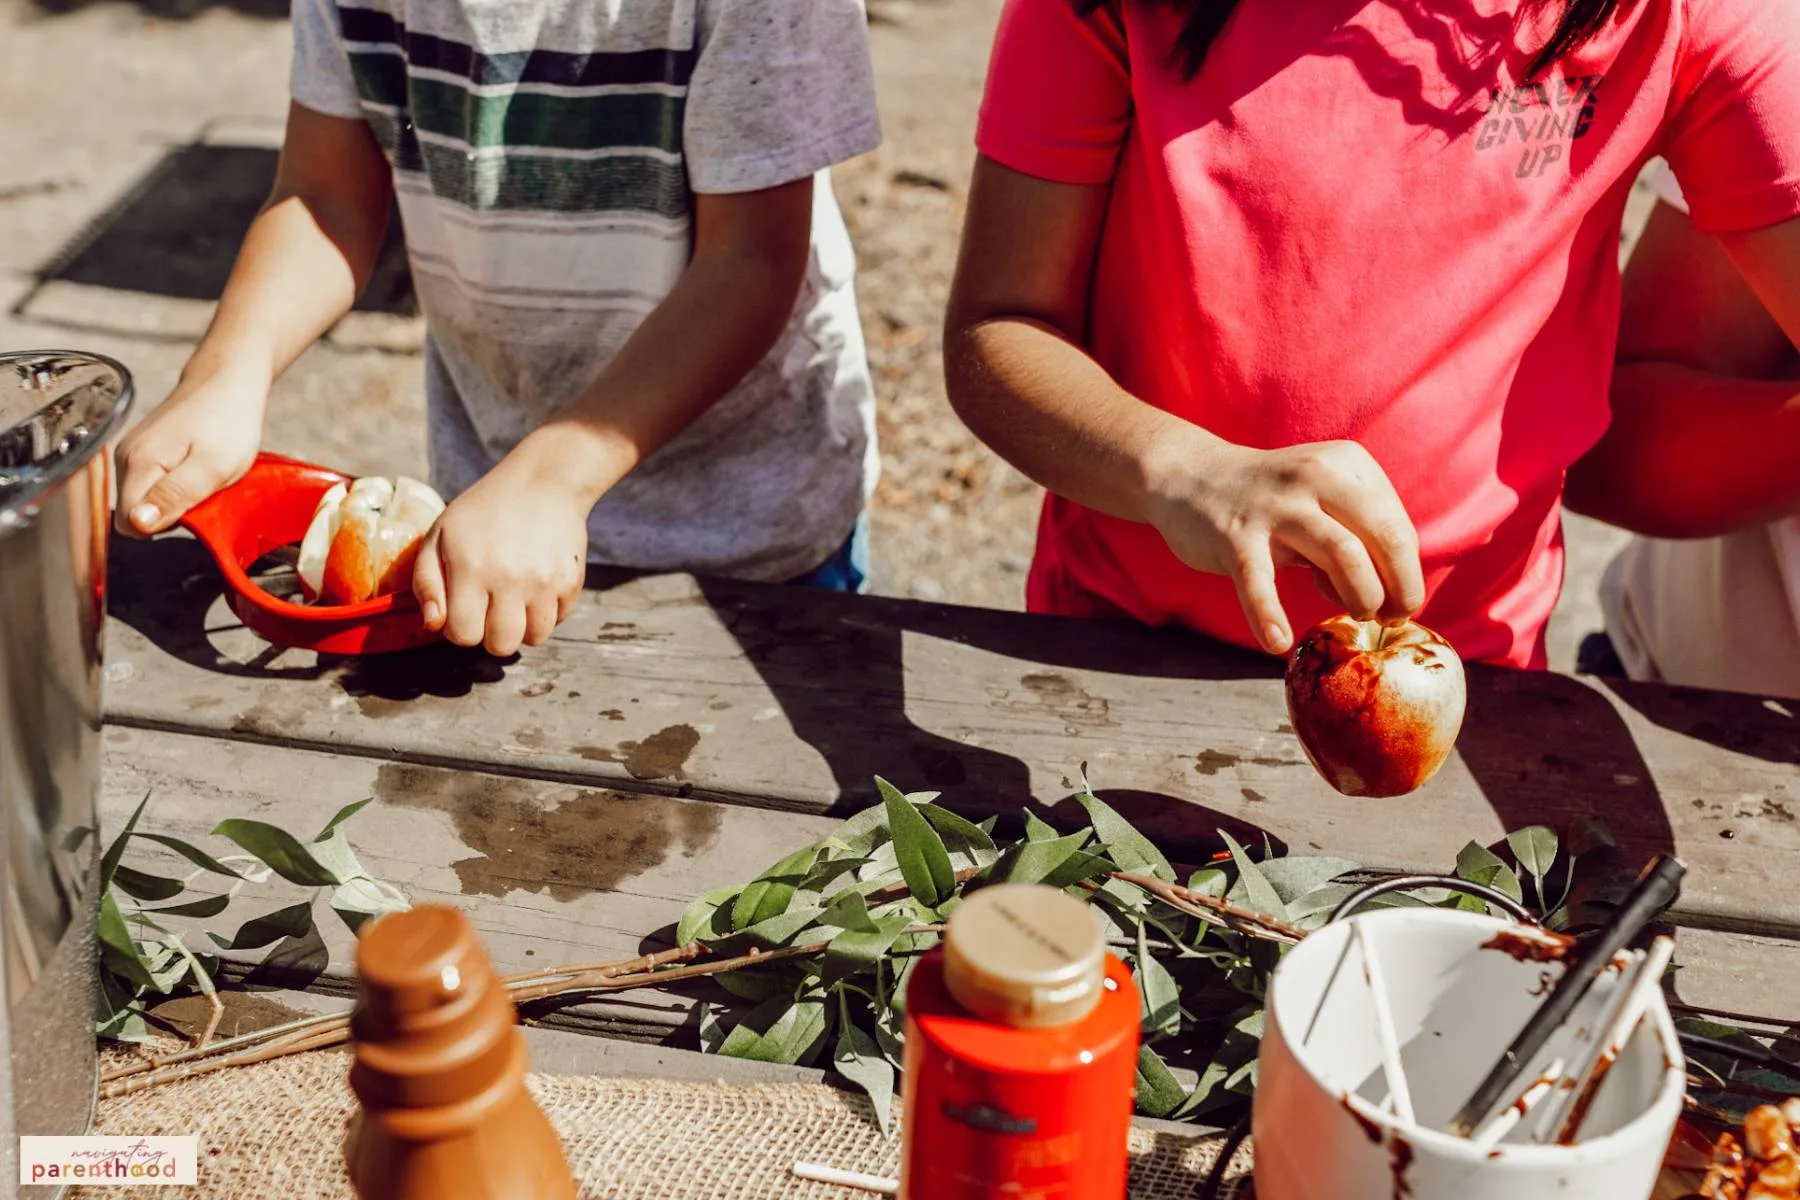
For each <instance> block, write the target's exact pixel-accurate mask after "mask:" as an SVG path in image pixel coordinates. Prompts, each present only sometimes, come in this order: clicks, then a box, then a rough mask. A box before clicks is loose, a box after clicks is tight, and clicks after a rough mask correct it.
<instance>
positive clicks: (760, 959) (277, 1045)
mask: <svg viewBox="0 0 1800 1200" xmlns="http://www.w3.org/2000/svg"><path fill="white" fill-rule="evenodd" d="M943 928H944V927H943V926H942V925H909V926H907V928H906V932H907V933H941V932H942V931H943ZM829 945H830V943H829V942H813V943H810V944H808V945H805V946H782V947H778V948H776V949H774V950H753V951H751V952H750V953H748V954H741V955H738V956H737V957H735V958H727V959H721V960H719V961H718V962H709V963H694V964H691V965H686V966H676V967H668V968H666V969H662V970H657V969H654V968H652V969H649V970H637V971H623V970H622V969H623V968H627V967H631V966H634V965H637V964H640V963H642V962H644V961H646V960H650V959H656V960H661V961H664V962H675V961H679V960H680V959H681V958H682V957H683V956H685V955H689V954H690V952H692V951H693V950H695V949H696V948H697V949H699V950H700V951H702V952H705V948H704V947H699V946H698V943H693V944H690V945H689V946H680V947H676V948H675V949H673V950H665V951H663V952H661V953H660V954H653V955H645V956H644V957H643V958H641V959H628V960H625V961H624V962H620V963H603V964H597V965H596V966H595V967H594V968H593V969H592V970H589V971H584V972H582V973H580V974H579V975H578V976H575V977H572V978H569V979H567V980H566V981H564V982H562V983H551V982H549V981H547V980H544V979H542V978H540V976H542V975H543V974H544V972H541V971H533V972H530V973H529V974H527V975H525V976H523V977H517V976H515V977H509V978H508V979H506V980H502V985H503V986H505V987H506V988H507V990H508V991H509V992H510V993H511V995H512V998H513V1001H514V1003H515V1004H520V1003H531V1002H532V1001H535V1000H546V999H550V998H552V997H558V998H560V997H565V996H576V995H581V994H584V993H591V992H617V991H625V990H627V989H629V988H634V987H644V986H646V985H651V984H662V983H676V982H680V981H681V980H684V979H698V978H702V977H705V976H708V975H719V974H723V973H724V972H726V971H736V970H742V969H743V968H745V967H753V966H764V965H767V964H769V963H773V962H781V961H784V960H786V959H790V958H800V957H804V956H805V955H809V954H822V953H824V952H825V949H826V947H827V946H829ZM556 974H557V975H558V976H561V975H564V974H566V972H557V973H556ZM251 1040H252V1041H253V1042H255V1043H256V1044H252V1045H243V1041H244V1039H236V1040H234V1041H233V1042H232V1043H221V1044H220V1046H215V1047H214V1048H213V1050H212V1051H211V1052H209V1053H199V1052H194V1051H188V1052H185V1053H183V1054H180V1055H172V1056H170V1059H169V1062H168V1063H167V1064H165V1065H163V1066H160V1067H158V1068H155V1069H152V1070H149V1071H144V1070H141V1069H136V1068H134V1069H131V1070H121V1071H116V1072H108V1073H107V1075H106V1077H105V1078H104V1079H103V1080H102V1084H101V1093H100V1094H101V1095H102V1096H103V1097H104V1098H106V1099H109V1100H110V1099H113V1098H115V1097H118V1096H128V1095H131V1094H133V1093H135V1092H141V1091H146V1090H148V1089H150V1088H153V1087H160V1086H161V1085H163V1084H165V1083H174V1082H176V1081H178V1080H182V1079H191V1078H193V1077H194V1076H196V1075H207V1074H211V1073H212V1072H214V1071H222V1070H226V1069H228V1068H231V1067H244V1066H250V1065H251V1064H253V1063H260V1062H268V1061H269V1060H271V1059H275V1058H283V1057H286V1056H287V1055H289V1054H300V1053H303V1052H305V1051H308V1050H323V1049H326V1048H329V1047H331V1046H340V1045H343V1044H344V1043H345V1042H347V1041H349V1040H350V1014H349V1013H348V1012H344V1013H334V1014H332V1015H330V1016H328V1017H315V1018H308V1019H307V1020H306V1021H304V1022H294V1023H293V1026H292V1027H290V1028H289V1029H288V1031H287V1032H285V1033H283V1034H282V1035H281V1036H279V1037H275V1038H264V1039H254V1038H253V1039H251ZM227 1045H230V1046H234V1047H239V1048H236V1049H233V1050H232V1051H230V1052H227V1053H220V1049H221V1047H223V1046H227ZM177 1060H179V1061H177Z"/></svg>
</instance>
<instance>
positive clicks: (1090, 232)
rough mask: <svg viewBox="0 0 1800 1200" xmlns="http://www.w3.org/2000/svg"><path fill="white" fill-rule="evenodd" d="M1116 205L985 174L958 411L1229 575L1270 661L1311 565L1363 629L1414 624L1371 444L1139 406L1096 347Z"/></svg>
mask: <svg viewBox="0 0 1800 1200" xmlns="http://www.w3.org/2000/svg"><path fill="white" fill-rule="evenodd" d="M1106 203H1107V187H1106V185H1093V186H1084V185H1074V184H1058V183H1048V182H1045V181H1043V180H1039V179H1035V178H1032V177H1030V176H1027V175H1023V174H1020V173H1019V172H1016V171H1012V170H1009V169H1007V168H1006V167H1003V166H1000V165H999V164H998V163H995V162H993V161H991V160H988V159H986V158H983V159H981V160H979V161H978V162H977V164H976V169H975V179H974V184H973V186H972V188H971V191H970V195H969V210H968V217H967V220H966V224H965V226H964V234H963V246H962V253H961V257H960V260H959V262H958V265H957V274H956V281H955V284H954V286H953V289H952V293H951V299H950V308H949V314H948V318H947V321H946V327H945V334H944V368H945V373H946V376H947V379H948V383H949V389H950V400H951V403H952V404H953V405H954V406H955V408H956V411H957V412H958V414H959V415H961V417H962V418H963V420H964V421H965V422H967V423H968V425H969V428H970V429H972V430H973V431H974V432H975V434H976V435H977V436H978V437H980V438H981V439H982V440H984V441H986V442H987V443H988V444H989V445H991V446H993V447H994V448H995V449H996V450H997V451H999V452H1000V453H1001V454H1002V455H1003V456H1004V457H1005V458H1006V459H1007V460H1008V461H1010V462H1011V463H1013V465H1015V466H1016V467H1018V468H1019V469H1020V470H1021V471H1023V472H1025V473H1026V474H1027V475H1029V476H1031V477H1032V478H1033V479H1035V480H1037V481H1038V482H1039V483H1041V484H1043V485H1044V486H1045V487H1047V488H1049V489H1050V490H1051V491H1054V492H1056V493H1057V494H1059V495H1062V496H1066V497H1068V498H1069V499H1071V500H1074V501H1075V502H1077V503H1079V504H1083V505H1086V506H1088V507H1090V508H1094V509H1098V510H1100V511H1102V512H1106V513H1109V514H1111V515H1113V516H1117V517H1122V518H1124V519H1126V520H1132V521H1142V522H1146V523H1149V524H1151V525H1154V526H1155V527H1156V529H1157V530H1158V531H1159V532H1160V533H1161V534H1162V536H1163V538H1164V539H1165V540H1166V541H1167V542H1168V543H1169V546H1170V548H1171V549H1172V550H1174V551H1175V553H1176V554H1177V555H1178V556H1180V558H1181V559H1182V561H1184V562H1186V563H1187V564H1188V565H1189V566H1192V567H1194V568H1196V569H1198V570H1203V571H1213V572H1217V573H1219V574H1225V575H1230V576H1231V577H1232V579H1233V580H1234V581H1235V582H1236V583H1237V587H1238V594H1239V597H1240V599H1241V600H1242V602H1243V605H1244V611H1245V613H1246V615H1247V616H1248V617H1249V618H1250V623H1251V628H1252V629H1254V630H1256V631H1257V635H1258V637H1259V638H1260V639H1261V641H1262V643H1263V645H1264V646H1265V647H1267V648H1268V649H1269V650H1271V651H1274V652H1276V653H1280V652H1282V651H1285V650H1286V649H1287V647H1288V646H1289V645H1291V644H1292V640H1293V633H1292V631H1291V630H1290V629H1289V628H1288V622H1287V616H1286V614H1285V613H1284V612H1283V610H1282V607H1281V602H1280V600H1279V598H1278V597H1277V594H1276V588H1275V569H1276V568H1277V567H1278V566H1284V565H1289V564H1298V563H1310V564H1313V565H1314V566H1316V567H1317V568H1318V569H1319V570H1321V571H1323V572H1324V573H1325V574H1326V575H1328V576H1329V578H1330V581H1331V586H1332V588H1333V590H1335V592H1336V593H1337V595H1338V596H1339V597H1340V598H1341V600H1342V601H1343V603H1344V605H1345V607H1346V608H1348V609H1349V610H1350V611H1351V612H1352V613H1354V614H1356V615H1357V616H1359V617H1365V618H1366V617H1372V616H1375V615H1378V614H1380V615H1386V616H1401V615H1405V614H1409V613H1412V612H1414V611H1417V609H1418V608H1419V607H1421V606H1422V605H1423V603H1424V598H1425V596H1424V591H1425V589H1424V581H1423V578H1422V573H1421V570H1420V566H1419V551H1418V540H1417V535H1416V534H1415V532H1414V530H1413V526H1412V522H1411V520H1410V519H1409V518H1408V517H1407V515H1406V511H1405V509H1404V508H1403V507H1402V506H1401V503H1400V500H1399V498H1398V496H1396V495H1395V493H1394V489H1393V485H1392V484H1390V483H1389V482H1388V479H1387V476H1386V474H1385V473H1384V472H1383V471H1382V470H1381V468H1380V466H1379V465H1377V464H1376V462H1375V460H1374V459H1372V458H1371V457H1370V456H1369V454H1368V453H1367V452H1366V451H1365V450H1363V449H1362V447H1361V446H1358V445H1356V444H1355V443H1352V442H1332V443H1321V444H1317V445H1307V446H1296V447H1292V448H1290V449H1285V450H1275V451H1258V450H1251V449H1247V448H1245V447H1242V446H1237V445H1233V444H1231V443H1228V442H1225V441H1223V440H1222V439H1220V438H1218V437H1215V436H1214V435H1212V434H1211V433H1208V432H1207V431H1206V430H1204V429H1201V428H1199V427H1198V426H1196V425H1193V424H1190V423H1189V422H1187V421H1184V420H1182V419H1181V418H1179V417H1176V416H1174V415H1172V414H1170V413H1167V412H1164V411H1162V410H1161V409H1158V408H1156V407H1154V406H1153V405H1150V404H1147V403H1145V402H1144V401H1142V400H1139V399H1137V398H1136V397H1135V396H1132V395H1130V394H1129V393H1127V392H1126V391H1125V390H1124V389H1122V388H1120V387H1119V386H1118V384H1117V383H1115V382H1114V381H1113V379H1112V378H1111V377H1110V376H1109V375H1108V374H1107V373H1106V372H1105V371H1104V370H1103V369H1102V368H1101V367H1100V366H1099V365H1098V364H1097V363H1095V362H1094V360H1093V359H1092V358H1090V357H1089V356H1088V354H1087V353H1086V352H1085V351H1084V350H1083V349H1082V348H1081V345H1080V341H1081V338H1082V337H1083V335H1084V333H1085V331H1086V328H1087V323H1088V321H1087V305H1088V294H1089V282H1090V276H1091V273H1092V265H1093V260H1094V253H1095V248H1096V245H1097V242H1098V239H1099V233H1100V229H1101V226H1102V223H1103V221H1104V219H1105V212H1106Z"/></svg>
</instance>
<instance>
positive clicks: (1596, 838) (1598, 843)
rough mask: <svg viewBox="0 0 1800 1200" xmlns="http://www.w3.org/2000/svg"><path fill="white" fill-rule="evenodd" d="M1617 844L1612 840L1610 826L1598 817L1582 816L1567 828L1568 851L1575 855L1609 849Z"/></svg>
mask: <svg viewBox="0 0 1800 1200" xmlns="http://www.w3.org/2000/svg"><path fill="white" fill-rule="evenodd" d="M1618 844H1619V843H1618V842H1616V841H1614V840H1613V834H1612V827H1611V826H1609V825H1608V824H1607V823H1606V822H1605V821H1604V820H1602V819H1601V818H1599V817H1584V818H1583V819H1581V820H1579V821H1577V822H1575V827H1574V828H1573V829H1571V830H1569V853H1570V854H1572V855H1575V856H1576V857H1580V856H1581V855H1583V854H1591V853H1593V852H1594V851H1595V850H1603V849H1604V850H1610V849H1612V848H1613V847H1614V846H1617V845H1618Z"/></svg>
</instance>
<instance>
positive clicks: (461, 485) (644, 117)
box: [119, 0, 880, 655]
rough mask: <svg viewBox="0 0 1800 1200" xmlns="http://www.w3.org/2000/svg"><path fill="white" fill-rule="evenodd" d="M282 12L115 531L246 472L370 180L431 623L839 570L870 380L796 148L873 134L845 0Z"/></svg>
mask: <svg viewBox="0 0 1800 1200" xmlns="http://www.w3.org/2000/svg"><path fill="white" fill-rule="evenodd" d="M293 22H294V67H293V77H292V97H293V104H292V106H291V108H290V111H289V117H288V129H287V137H286V142H285V145H284V147H283V151H282V159H281V167H280V170H279V173H278V178H277V182H276V185H275V190H274V193H273V195H272V197H271V199H270V201H269V203H268V205H267V206H266V207H265V209H264V210H263V212H262V213H261V215H260V216H259V217H258V218H257V220H256V222H255V224H254V225H253V226H252V228H251V231H250V234H249V236H248V237H247V239H246V241H245V244H244V247H243V249H242V251H241V252H240V254H239V258H238V263H237V266H236V268H235V270H234V272H233V274H232V278H231V281H230V283H229V284H228V286H227V288H226V291H225V295H224V297H223V299H222V300H221V302H220V305H219V310H218V313H217V315H216V317H215V318H214V321H213V324H212V327H211V328H210V329H209V331H208V332H207V335H206V337H205V338H204V339H203V340H202V342H201V344H200V345H199V347H198V348H197V349H196V351H195V353H194V355H193V357H192V359H191V360H190V361H189V363H188V365H187V367H186V369H185V370H184V372H183V374H182V379H181V382H180V384H179V386H178V387H177V388H176V390H175V391H174V393H173V394H172V395H171V396H170V397H169V399H168V400H167V401H165V402H164V404H163V405H162V407H161V408H159V409H158V410H157V411H156V412H155V413H154V414H153V415H152V416H151V417H150V418H149V419H147V420H146V421H145V422H144V424H143V425H141V426H140V427H139V428H138V429H137V430H135V431H134V432H133V434H132V435H131V436H130V437H129V438H127V439H126V441H125V443H124V444H123V445H122V446H121V447H120V452H119V453H120V459H121V465H122V471H121V480H120V514H121V515H120V521H121V526H122V527H123V528H124V529H126V531H127V532H136V533H140V534H150V533H155V532H157V531H160V530H162V529H166V528H168V527H169V526H171V525H172V524H174V522H175V521H176V520H178V519H179V518H180V516H181V515H182V513H184V512H185V511H186V510H187V509H188V508H190V507H192V506H193V505H194V504H196V503H198V502H199V501H200V500H202V499H204V498H205V497H206V496H207V495H210V494H211V493H212V492H214V491H216V490H217V489H218V488H220V487H223V486H226V485H228V484H229V483H231V482H233V481H235V480H236V479H237V478H238V477H240V476H241V475H242V474H243V472H244V471H245V470H247V469H248V467H249V465H250V463H251V461H252V459H253V458H254V456H255V454H256V452H257V449H258V447H259V445H260V443H261V438H262V426H263V413H264V408H265V406H266V402H267V398H268V392H269V388H270V385H271V384H272V382H273V381H274V379H275V378H276V376H278V375H279V374H280V373H281V372H282V371H283V370H285V369H286V368H287V366H288V365H289V364H290V363H292V362H293V361H294V359H295V358H297V357H298V356H299V354H300V353H301V351H302V350H304V349H305V348H306V346H307V345H308V344H309V343H311V342H312V341H313V340H314V339H316V338H317V337H319V336H320V335H321V334H323V333H324V332H325V331H326V330H327V329H329V328H330V327H331V325H332V324H333V323H334V322H336V321H337V320H338V319H339V318H340V317H342V316H343V315H344V314H345V313H346V312H347V311H348V310H349V308H350V306H351V304H352V303H353V302H354V300H355V297H356V296H357V294H358V293H359V291H360V289H361V288H362V286H363V285H364V284H365V283H366V281H367V279H368V276H369V274H370V272H371V270H372V269H373V267H374V264H375V260H376V256H377V252H378V249H379V247H380V245H381V241H382V237H383V234H384V232H385V222H386V217H387V213H388V211H389V207H390V199H391V198H393V197H397V198H398V201H399V208H400V212H401V215H402V218H403V219H404V222H405V225H406V240H407V249H408V253H409V255H410V258H411V262H412V270H413V279H414V287H415V290H416V293H417V295H418V298H419V302H420V306H421V308H422V310H423V312H424V314H425V318H426V327H427V337H426V344H425V371H426V380H425V382H426V403H427V414H428V445H429V458H430V463H431V472H432V482H433V483H434V485H435V486H436V487H437V488H438V490H439V491H441V492H442V493H443V494H444V495H445V496H446V498H448V499H450V500H451V503H450V506H449V508H448V509H447V510H446V512H445V513H444V515H443V517H442V518H441V519H440V521H439V523H438V525H437V526H436V528H435V529H434V530H433V531H432V533H431V535H430V536H429V538H428V540H427V543H426V546H425V548H424V551H423V552H422V553H421V554H420V556H419V567H418V570H417V574H416V577H415V581H414V590H415V591H416V592H417V593H418V596H419V600H420V603H421V605H422V607H423V609H424V611H425V615H426V619H427V621H428V622H429V623H431V624H432V625H433V626H434V627H441V628H443V629H444V631H445V633H446V636H448V637H449V638H450V640H452V641H454V642H457V643H459V644H462V645H475V644H478V643H479V644H485V645H486V647H487V648H488V650H490V651H491V652H493V653H495V654H501V655H505V654H510V653H512V652H513V651H514V650H516V649H517V648H518V646H519V645H520V644H521V643H522V642H523V643H529V644H536V643H538V642H541V641H542V640H543V639H545V638H546V637H548V636H549V634H550V631H551V630H552V629H553V628H554V627H555V625H556V623H557V622H558V621H560V620H561V619H562V618H563V617H564V616H566V615H567V613H568V610H569V608H570V606H571V604H572V603H573V600H574V598H575V597H576V595H577V594H578V593H579V589H580V586H581V581H582V578H583V575H584V570H583V567H584V564H585V563H587V562H590V561H592V562H600V563H608V564H614V565H620V566H628V567H638V568H645V569H652V570H689V571H696V572H701V573H709V574H720V575H726V576H730V577H735V578H743V579H754V580H765V581H774V582H790V581H791V582H807V583H814V584H820V585H823V586H833V587H841V588H847V589H856V588H860V586H861V582H862V577H863V574H864V571H865V567H864V560H865V555H866V550H865V548H864V539H865V538H866V526H865V523H864V521H863V518H862V511H863V506H864V504H865V502H866V500H867V498H868V496H869V494H870V491H871V490H872V487H873V484H874V478H875V473H876V469H877V461H878V460H877V456H876V450H875V439H874V400H873V393H872V389H871V386H870V381H869V377H868V368H867V362H866V355H865V351H864V346H863V341H862V333H861V329H860V326H859V324H858V321H857V313H856V300H855V293H854V287H853V281H852V276H853V273H854V258H853V255H852V252H851V248H850V243H849V237H848V234H847V233H846V231H845V229H844V223H843V219H842V216H841V215H840V213H839V211H838V208H837V204H836V201H835V199H834V198H833V195H832V192H831V185H830V179H829V175H828V174H827V171H828V169H829V168H830V167H831V166H833V165H834V164H836V163H839V162H842V161H844V160H845V159H848V158H851V157H853V156H855V155H857V154H860V153H863V152H865V151H868V150H871V149H873V148H874V147H875V146H876V145H877V144H878V143H879V141H880V129H879V122H878V120H877V116H876V111H875V97H874V88H873V82H872V72H871V69H870V64H869V54H868V45H867V31H866V23H865V17H864V11H863V4H862V0H294V4H293ZM347 402H349V401H347Z"/></svg>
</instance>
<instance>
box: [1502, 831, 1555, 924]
mask: <svg viewBox="0 0 1800 1200" xmlns="http://www.w3.org/2000/svg"><path fill="white" fill-rule="evenodd" d="M1506 844H1507V845H1508V846H1510V847H1511V848H1512V852H1513V857H1514V858H1516V859H1517V860H1518V861H1519V866H1520V868H1522V869H1523V870H1524V871H1525V873H1526V874H1527V875H1530V876H1531V882H1532V886H1533V887H1535V888H1536V889H1537V896H1538V901H1539V902H1540V903H1544V904H1547V903H1549V897H1547V896H1546V895H1544V880H1545V879H1546V878H1547V877H1548V876H1549V874H1550V869H1551V868H1552V867H1554V866H1555V865H1556V850H1557V844H1556V834H1555V833H1554V832H1552V831H1551V829H1550V828H1549V827H1548V826H1544V825H1531V826H1528V827H1527V828H1524V829H1520V830H1515V831H1514V832H1512V833H1509V834H1507V835H1506Z"/></svg>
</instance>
